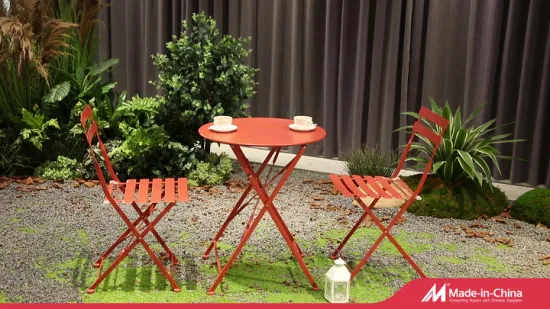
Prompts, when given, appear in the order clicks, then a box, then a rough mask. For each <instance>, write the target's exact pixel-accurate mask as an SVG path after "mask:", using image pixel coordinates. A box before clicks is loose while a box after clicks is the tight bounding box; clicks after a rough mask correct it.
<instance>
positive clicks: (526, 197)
mask: <svg viewBox="0 0 550 309" xmlns="http://www.w3.org/2000/svg"><path fill="white" fill-rule="evenodd" d="M511 215H512V217H514V218H516V219H518V220H523V221H525V222H529V223H533V224H537V223H542V224H544V225H546V226H550V189H547V188H536V189H533V190H530V191H528V192H525V193H524V194H523V195H522V196H520V197H518V199H517V200H516V201H515V202H514V204H513V206H512V211H511Z"/></svg>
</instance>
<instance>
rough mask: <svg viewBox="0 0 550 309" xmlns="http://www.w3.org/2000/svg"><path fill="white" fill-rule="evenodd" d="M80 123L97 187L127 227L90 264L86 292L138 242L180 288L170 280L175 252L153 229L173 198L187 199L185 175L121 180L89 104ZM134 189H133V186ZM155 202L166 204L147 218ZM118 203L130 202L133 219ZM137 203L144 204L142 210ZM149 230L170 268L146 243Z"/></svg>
mask: <svg viewBox="0 0 550 309" xmlns="http://www.w3.org/2000/svg"><path fill="white" fill-rule="evenodd" d="M80 123H81V124H82V128H83V129H84V133H85V135H86V141H87V142H88V146H90V149H89V150H90V154H91V156H92V159H93V161H94V166H95V169H96V172H97V176H98V177H99V182H100V184H101V188H102V189H103V192H104V193H105V198H106V200H105V203H111V205H112V206H113V207H114V209H115V211H116V212H117V213H118V214H119V215H120V217H121V218H122V220H124V222H125V223H126V225H127V226H128V228H127V229H126V231H125V232H124V233H122V234H121V235H120V237H118V239H117V240H116V241H115V242H114V243H113V244H112V245H111V246H110V247H109V249H107V251H105V253H103V255H102V256H101V257H100V258H99V259H98V260H97V261H96V262H95V263H94V264H93V266H94V267H95V268H99V272H98V278H97V280H96V281H95V282H94V283H93V284H92V286H90V288H89V289H88V290H87V292H88V293H89V294H91V293H94V291H95V289H96V287H97V286H98V285H99V284H100V283H101V282H102V281H103V280H104V279H105V278H106V277H107V276H108V275H109V274H110V273H111V272H112V271H113V270H114V269H115V268H116V267H117V266H118V264H119V263H120V262H121V261H122V260H123V259H124V258H125V257H126V256H128V254H129V253H130V251H132V250H133V249H134V247H135V246H136V245H137V244H138V243H141V245H142V246H143V248H145V251H147V253H148V254H149V255H150V256H151V258H152V259H153V261H154V262H155V264H157V266H158V268H159V269H160V271H161V273H162V274H163V275H164V277H166V279H167V280H168V282H170V285H171V286H172V289H173V291H174V292H179V291H181V290H180V288H179V286H178V284H177V283H176V281H175V280H174V277H173V273H174V266H175V265H177V264H179V261H178V259H177V258H176V255H175V254H174V253H173V252H172V251H171V250H170V248H168V246H167V245H166V243H165V242H164V240H163V239H162V237H161V236H160V235H159V233H158V232H157V231H156V230H155V226H156V225H157V223H158V222H159V221H160V220H161V219H162V218H163V217H164V216H165V215H166V214H167V213H168V212H169V211H170V209H172V207H173V206H174V205H175V204H176V199H177V201H179V202H186V201H188V199H189V196H188V192H187V179H186V178H179V179H177V180H176V179H174V178H167V179H158V178H155V179H153V180H152V181H149V179H128V180H127V181H126V182H122V181H120V180H119V179H118V177H117V175H116V174H115V172H114V170H113V167H112V166H111V162H110V161H109V157H108V155H107V150H106V149H105V146H104V145H103V142H102V141H101V138H100V137H99V133H98V127H97V123H96V122H95V120H94V118H93V115H92V108H91V107H90V105H87V106H86V107H85V108H84V110H83V111H82V114H81V115H80ZM94 137H95V138H97V142H98V144H99V149H100V150H101V155H102V156H103V159H104V161H105V165H106V167H107V171H108V172H109V176H110V177H111V179H112V180H111V181H110V182H109V184H107V183H106V181H105V177H104V176H103V170H102V168H101V166H100V164H99V162H98V161H97V159H96V156H95V152H94V150H93V148H92V141H93V140H94ZM136 189H137V190H136ZM158 203H165V204H166V206H165V207H164V209H163V210H162V211H161V212H160V213H159V214H158V215H157V216H156V217H154V218H150V216H151V214H152V213H153V211H155V210H156V206H157V204H158ZM120 204H130V205H132V207H133V209H134V210H135V211H136V212H137V214H138V218H137V219H136V220H134V221H133V222H132V221H131V220H130V219H129V218H128V216H127V215H126V214H125V213H124V211H123V210H122V208H121V206H120ZM138 204H141V205H144V204H145V205H147V206H146V207H144V210H142V209H141V208H140V207H139V206H138ZM149 233H152V234H153V236H155V238H156V239H157V240H158V242H159V243H160V244H161V246H162V248H163V249H164V251H165V252H166V254H167V255H168V257H169V258H170V262H171V272H168V271H167V270H166V267H165V266H164V265H163V263H162V262H161V260H160V259H159V258H158V257H157V255H155V253H154V252H153V250H151V248H150V247H149V245H148V244H147V242H146V241H145V236H146V235H148V234H149ZM128 238H130V239H131V242H130V241H129V242H130V244H128V245H127V246H126V247H124V248H123V249H122V250H121V251H120V253H119V254H118V256H117V258H116V259H115V260H114V261H113V263H112V264H111V265H110V266H109V268H108V269H107V270H106V271H105V272H102V268H103V262H104V261H105V259H106V258H107V257H108V256H109V254H111V252H113V250H115V249H116V248H117V247H118V246H119V245H120V244H121V243H122V242H123V241H125V240H126V239H128Z"/></svg>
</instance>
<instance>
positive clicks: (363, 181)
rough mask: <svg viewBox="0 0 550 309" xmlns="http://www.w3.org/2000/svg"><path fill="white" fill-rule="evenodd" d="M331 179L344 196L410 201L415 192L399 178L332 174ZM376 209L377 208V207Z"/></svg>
mask: <svg viewBox="0 0 550 309" xmlns="http://www.w3.org/2000/svg"><path fill="white" fill-rule="evenodd" d="M330 179H331V180H332V182H333V184H334V185H335V186H336V188H337V189H338V191H339V192H340V193H342V195H344V196H349V197H351V196H358V197H360V198H365V197H371V198H395V199H403V200H406V199H409V198H410V197H411V196H412V195H413V194H414V192H413V191H412V190H411V188H410V187H409V186H408V185H407V184H406V183H405V182H404V181H403V180H401V179H400V178H399V177H396V178H387V177H381V176H376V177H371V176H364V177H362V176H357V175H353V176H349V175H335V174H331V175H330ZM375 207H376V206H375Z"/></svg>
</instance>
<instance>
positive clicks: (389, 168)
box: [342, 145, 399, 177]
mask: <svg viewBox="0 0 550 309" xmlns="http://www.w3.org/2000/svg"><path fill="white" fill-rule="evenodd" d="M342 159H343V160H344V162H345V163H344V167H345V169H346V171H347V173H348V174H349V175H360V176H384V177H390V176H392V174H393V172H394V171H395V167H396V165H397V160H399V154H398V153H397V152H396V151H392V150H390V149H384V148H382V147H381V146H379V145H375V146H372V147H369V146H362V147H359V148H357V149H353V150H351V151H350V152H348V153H346V154H344V156H343V158H342Z"/></svg>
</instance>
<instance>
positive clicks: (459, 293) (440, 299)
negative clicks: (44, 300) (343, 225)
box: [0, 279, 550, 309]
mask: <svg viewBox="0 0 550 309" xmlns="http://www.w3.org/2000/svg"><path fill="white" fill-rule="evenodd" d="M352 288H353V286H352ZM549 288H550V279H417V280H413V281H411V282H409V283H407V284H406V285H405V286H404V287H403V288H402V289H401V290H399V291H398V292H397V293H396V294H395V295H394V296H392V297H390V298H389V299H387V300H385V301H383V302H380V303H375V304H0V308H21V309H25V308H28V309H31V308H62V309H63V308H67V309H69V308H72V307H77V306H78V307H85V308H116V309H125V308H128V309H130V308H132V309H140V308H159V307H162V308H182V307H185V308H189V307H200V308H235V309H237V308H242V307H250V308H252V307H257V306H259V305H261V306H262V307H264V306H265V307H268V308H278V307H280V308H282V307H283V306H284V308H288V307H289V306H297V307H298V306H299V308H303V307H307V308H318V307H329V306H330V307H335V306H336V307H341V306H345V307H350V306H351V307H359V306H361V307H365V306H368V307H372V308H396V307H398V306H402V305H408V306H411V305H412V306H413V307H412V308H448V307H455V308H458V307H460V306H468V308H472V307H475V308H503V307H504V308H506V307H509V308H512V307H513V308H547V307H548V299H547V298H546V297H547V295H546V293H549V292H548V289H549ZM181 293H185V291H182V292H181Z"/></svg>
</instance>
